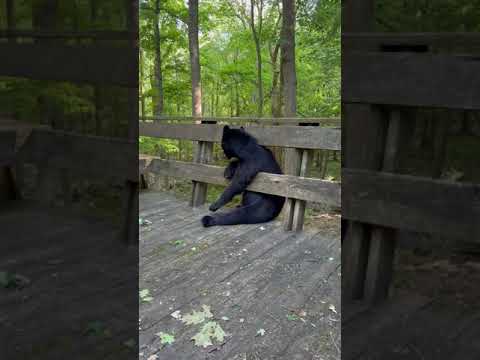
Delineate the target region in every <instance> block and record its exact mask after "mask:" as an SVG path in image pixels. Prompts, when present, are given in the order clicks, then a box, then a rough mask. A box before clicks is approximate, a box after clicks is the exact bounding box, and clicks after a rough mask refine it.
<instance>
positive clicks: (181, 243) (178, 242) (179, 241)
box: [170, 240, 185, 246]
mask: <svg viewBox="0 0 480 360" xmlns="http://www.w3.org/2000/svg"><path fill="white" fill-rule="evenodd" d="M170 244H172V245H173V246H185V241H183V240H172V241H170Z"/></svg>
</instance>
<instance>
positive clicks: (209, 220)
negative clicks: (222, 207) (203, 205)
mask: <svg viewBox="0 0 480 360" xmlns="http://www.w3.org/2000/svg"><path fill="white" fill-rule="evenodd" d="M202 225H203V227H209V226H213V225H215V221H214V219H213V216H210V215H206V216H204V217H202Z"/></svg>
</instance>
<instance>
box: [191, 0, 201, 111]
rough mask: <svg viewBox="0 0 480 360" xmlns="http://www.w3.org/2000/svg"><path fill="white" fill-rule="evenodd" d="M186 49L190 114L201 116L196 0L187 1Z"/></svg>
mask: <svg viewBox="0 0 480 360" xmlns="http://www.w3.org/2000/svg"><path fill="white" fill-rule="evenodd" d="M188 15H189V17H188V49H189V51H190V67H191V78H192V115H193V116H195V117H201V116H202V87H201V74H200V48H199V45H198V0H189V1H188Z"/></svg>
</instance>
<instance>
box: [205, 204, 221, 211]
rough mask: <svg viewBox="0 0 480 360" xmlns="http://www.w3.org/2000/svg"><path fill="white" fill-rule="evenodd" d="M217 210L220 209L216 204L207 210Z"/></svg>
mask: <svg viewBox="0 0 480 360" xmlns="http://www.w3.org/2000/svg"><path fill="white" fill-rule="evenodd" d="M218 209H220V206H219V205H218V204H217V203H216V202H215V203H213V204H212V205H210V207H209V208H208V210H210V211H217V210H218Z"/></svg>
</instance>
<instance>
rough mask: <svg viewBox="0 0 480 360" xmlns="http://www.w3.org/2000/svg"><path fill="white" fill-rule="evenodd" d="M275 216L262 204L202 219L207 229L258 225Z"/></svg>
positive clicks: (242, 207)
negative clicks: (223, 226) (220, 226)
mask: <svg viewBox="0 0 480 360" xmlns="http://www.w3.org/2000/svg"><path fill="white" fill-rule="evenodd" d="M274 217H275V214H274V213H273V212H272V211H270V209H267V208H266V207H265V206H263V205H262V204H261V203H260V202H257V203H255V204H251V205H247V206H240V207H237V208H235V209H233V210H231V211H229V212H226V213H220V214H215V215H207V216H204V217H203V218H202V224H203V226H205V227H208V226H214V225H238V224H258V223H264V222H267V221H270V220H272V219H273V218H274Z"/></svg>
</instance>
